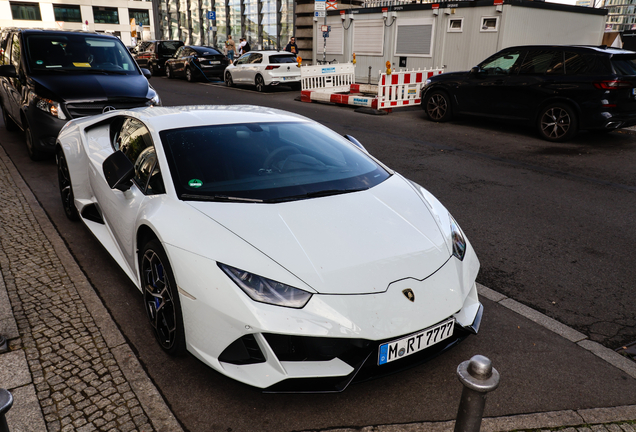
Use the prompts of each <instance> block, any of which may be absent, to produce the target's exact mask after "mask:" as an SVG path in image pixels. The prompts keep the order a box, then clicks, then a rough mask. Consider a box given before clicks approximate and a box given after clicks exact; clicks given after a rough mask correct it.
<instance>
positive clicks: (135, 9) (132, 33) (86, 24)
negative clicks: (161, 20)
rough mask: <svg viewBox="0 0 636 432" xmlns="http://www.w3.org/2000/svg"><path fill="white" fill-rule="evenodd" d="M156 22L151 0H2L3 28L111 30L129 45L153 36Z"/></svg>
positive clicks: (1, 19)
mask: <svg viewBox="0 0 636 432" xmlns="http://www.w3.org/2000/svg"><path fill="white" fill-rule="evenodd" d="M132 19H134V23H135V25H134V26H133V25H131V20H132ZM154 22H155V13H154V11H153V3H152V2H151V1H139V0H135V1H128V0H39V1H38V0H19V1H17V0H16V1H13V0H0V28H1V27H25V28H47V29H66V30H88V31H95V32H99V33H109V34H112V35H114V36H117V37H119V38H120V39H121V40H122V42H123V43H124V44H125V45H128V46H130V45H135V43H136V41H137V39H138V38H143V39H154V37H155V28H154ZM140 25H141V27H140Z"/></svg>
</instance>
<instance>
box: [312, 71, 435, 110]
mask: <svg viewBox="0 0 636 432" xmlns="http://www.w3.org/2000/svg"><path fill="white" fill-rule="evenodd" d="M354 68H355V65H353V64H352V63H344V64H336V65H318V66H303V67H301V68H300V76H301V82H302V90H301V93H300V100H301V101H303V102H330V103H335V104H339V105H355V106H358V107H368V108H374V109H379V110H386V111H391V110H392V109H393V108H400V107H405V106H410V105H417V104H419V103H420V92H421V90H422V86H423V85H424V84H425V83H426V80H427V79H428V78H430V77H432V76H433V75H438V74H441V73H442V72H443V70H442V69H429V70H423V71H422V70H418V71H415V70H413V71H395V72H392V73H391V74H390V75H387V74H386V73H380V79H379V84H378V85H377V86H375V85H367V84H354V80H355V69H354Z"/></svg>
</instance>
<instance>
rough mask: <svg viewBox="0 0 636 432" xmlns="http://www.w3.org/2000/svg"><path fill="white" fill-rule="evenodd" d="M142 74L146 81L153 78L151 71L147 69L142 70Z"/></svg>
mask: <svg viewBox="0 0 636 432" xmlns="http://www.w3.org/2000/svg"><path fill="white" fill-rule="evenodd" d="M141 73H142V74H144V76H145V77H146V79H150V78H152V74H151V73H150V70H148V69H146V68H141Z"/></svg>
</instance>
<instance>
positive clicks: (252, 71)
mask: <svg viewBox="0 0 636 432" xmlns="http://www.w3.org/2000/svg"><path fill="white" fill-rule="evenodd" d="M249 56H250V57H249V59H248V60H247V65H246V71H245V72H246V77H245V79H246V81H247V82H249V83H251V84H254V80H255V79H256V75H258V74H261V75H262V73H261V69H265V67H264V66H263V54H261V53H256V52H250V53H249Z"/></svg>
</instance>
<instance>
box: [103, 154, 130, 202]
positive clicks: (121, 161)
mask: <svg viewBox="0 0 636 432" xmlns="http://www.w3.org/2000/svg"><path fill="white" fill-rule="evenodd" d="M102 170H103V171H104V177H105V178H106V181H107V182H108V186H109V187H110V188H111V189H118V190H120V191H122V192H124V191H127V190H128V189H130V186H132V179H133V177H134V175H135V167H134V166H133V163H132V162H131V161H130V159H128V156H126V155H125V154H124V153H122V151H121V150H117V151H116V152H115V153H113V154H112V155H110V156H108V157H107V158H106V159H105V160H104V162H103V163H102Z"/></svg>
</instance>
